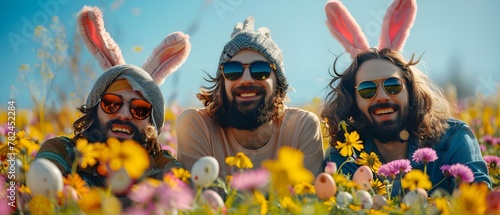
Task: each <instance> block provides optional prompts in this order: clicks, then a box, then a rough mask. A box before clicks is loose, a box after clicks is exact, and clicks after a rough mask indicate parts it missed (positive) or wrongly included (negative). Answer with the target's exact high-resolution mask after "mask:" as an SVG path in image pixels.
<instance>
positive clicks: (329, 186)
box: [314, 172, 337, 200]
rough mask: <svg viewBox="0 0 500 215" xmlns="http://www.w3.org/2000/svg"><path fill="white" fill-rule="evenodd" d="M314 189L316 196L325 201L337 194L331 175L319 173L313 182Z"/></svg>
mask: <svg viewBox="0 0 500 215" xmlns="http://www.w3.org/2000/svg"><path fill="white" fill-rule="evenodd" d="M314 188H315V189H316V196H318V198H320V199H322V200H325V199H329V198H330V197H332V196H334V195H335V193H336V192H337V184H336V183H335V180H333V177H332V175H330V174H328V173H326V172H323V173H320V174H319V175H318V176H317V177H316V179H315V180H314Z"/></svg>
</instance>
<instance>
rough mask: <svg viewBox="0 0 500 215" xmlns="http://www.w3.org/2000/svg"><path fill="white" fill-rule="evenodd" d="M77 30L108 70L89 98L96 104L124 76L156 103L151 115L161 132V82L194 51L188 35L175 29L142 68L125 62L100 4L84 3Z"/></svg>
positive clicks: (101, 64)
mask: <svg viewBox="0 0 500 215" xmlns="http://www.w3.org/2000/svg"><path fill="white" fill-rule="evenodd" d="M77 22H78V32H79V33H80V35H81V36H82V39H83V42H84V43H85V45H86V47H87V49H88V50H89V51H90V53H91V54H92V55H93V56H94V57H95V58H96V59H97V60H98V61H99V65H100V66H101V68H103V69H104V70H105V72H104V73H103V74H102V75H101V76H100V77H99V78H98V79H97V81H96V83H95V84H94V86H93V88H92V90H91V91H90V93H89V96H88V98H87V104H86V105H87V106H88V107H93V106H94V105H96V104H97V103H98V101H99V100H100V97H101V95H102V94H103V93H104V92H105V91H106V89H107V88H108V87H109V86H110V85H111V84H112V83H113V82H114V81H115V80H117V79H125V80H127V81H128V83H129V84H130V85H131V86H132V88H133V89H134V90H137V91H139V92H140V93H141V95H142V96H143V97H144V98H145V99H146V100H147V101H149V102H150V103H151V104H152V105H153V111H152V112H153V113H155V114H154V115H153V113H151V118H152V121H153V123H154V124H155V126H156V128H157V132H160V131H161V128H162V126H163V115H164V100H163V96H162V93H161V91H160V88H159V86H158V85H161V84H163V82H164V81H165V79H166V78H167V76H169V75H170V74H172V73H173V72H175V71H176V70H177V69H178V68H179V67H180V66H181V65H182V64H183V63H184V61H185V60H186V59H187V57H188V55H189V52H190V50H191V43H190V42H189V36H188V35H186V34H183V33H181V32H174V33H171V34H169V35H167V36H166V37H165V39H163V41H162V42H161V43H160V45H158V46H157V47H156V48H155V49H154V51H153V53H152V55H150V56H149V57H148V58H147V60H146V62H145V63H144V65H143V66H142V68H140V67H137V66H134V65H129V64H125V60H124V59H123V56H122V53H121V50H120V47H119V46H118V45H117V44H116V43H115V41H114V40H113V38H111V36H110V35H109V33H108V32H107V31H106V29H105V28H104V21H103V15H102V12H101V10H99V8H97V7H89V6H84V7H83V8H82V10H81V11H80V12H79V13H78V18H77Z"/></svg>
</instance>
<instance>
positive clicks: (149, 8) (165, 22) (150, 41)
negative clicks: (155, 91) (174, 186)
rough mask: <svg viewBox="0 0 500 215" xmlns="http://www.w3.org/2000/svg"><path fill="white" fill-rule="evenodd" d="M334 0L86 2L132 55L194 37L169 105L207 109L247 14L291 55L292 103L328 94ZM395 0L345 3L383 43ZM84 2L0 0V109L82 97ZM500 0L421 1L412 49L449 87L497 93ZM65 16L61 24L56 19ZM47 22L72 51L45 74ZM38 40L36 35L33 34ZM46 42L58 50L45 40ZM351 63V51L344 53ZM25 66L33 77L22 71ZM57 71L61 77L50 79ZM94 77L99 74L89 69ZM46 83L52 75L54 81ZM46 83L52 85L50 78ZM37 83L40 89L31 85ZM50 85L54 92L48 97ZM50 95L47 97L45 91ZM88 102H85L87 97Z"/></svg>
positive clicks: (169, 85)
mask: <svg viewBox="0 0 500 215" xmlns="http://www.w3.org/2000/svg"><path fill="white" fill-rule="evenodd" d="M325 2H326V1H323V0H314V1H311V0H309V1H279V0H273V1H264V0H206V1H202V0H197V1H147V2H139V1H125V0H121V1H120V0H117V1H86V2H85V4H87V5H93V6H98V7H99V8H100V9H101V10H102V11H103V14H104V22H105V27H106V29H107V31H108V32H109V33H110V34H111V36H112V37H113V38H114V40H115V41H116V42H117V43H118V45H119V46H120V47H121V49H122V52H123V55H124V57H125V60H126V62H127V63H131V64H137V65H142V63H143V62H144V60H145V59H146V57H147V56H148V55H149V54H150V53H151V52H152V50H153V49H154V48H155V46H156V45H158V44H159V42H160V41H161V40H162V39H163V38H164V37H165V36H166V35H167V34H169V33H172V32H174V31H182V32H185V33H188V34H189V35H190V36H191V43H192V51H191V54H190V56H189V58H188V60H187V61H186V63H185V64H184V65H183V66H182V67H181V68H180V69H179V70H178V71H177V72H176V73H175V74H173V75H172V76H170V77H169V78H167V81H166V82H165V84H163V85H162V86H161V89H162V91H163V93H164V97H165V98H166V100H167V102H169V103H176V104H179V105H181V106H182V107H201V103H200V102H198V101H197V100H196V98H195V94H196V92H198V90H199V87H200V86H202V85H206V82H205V81H204V80H203V78H204V77H206V75H205V72H206V73H209V74H215V70H216V68H217V64H218V59H219V56H220V52H221V50H222V47H223V46H224V44H225V43H226V42H227V41H228V40H229V35H230V33H231V32H232V29H233V26H234V25H235V24H236V23H237V22H242V21H243V20H244V19H245V18H246V17H247V16H249V15H253V16H254V17H255V27H256V28H258V27H262V26H266V27H268V28H270V30H271V34H272V37H273V39H274V40H275V42H276V43H277V44H278V45H279V46H280V47H281V49H282V50H283V52H284V56H285V71H286V76H287V78H288V81H289V82H290V86H291V87H292V90H291V91H290V92H289V97H290V98H291V102H290V103H289V104H288V105H290V106H301V105H304V104H307V103H309V102H311V100H312V99H313V98H324V96H325V94H326V92H327V91H326V90H325V87H326V86H327V84H328V81H329V80H330V76H329V74H328V72H329V70H330V69H331V65H332V62H333V60H334V58H335V56H336V55H339V54H342V53H344V50H343V48H342V47H341V46H340V45H339V43H338V42H337V41H336V40H335V39H334V38H333V37H332V36H331V35H330V33H329V32H328V30H327V28H326V26H325V20H326V16H325V13H324V9H323V5H324V4H325ZM391 2H392V1H391V0H379V1H369V0H356V1H343V3H344V4H345V5H346V7H347V8H348V9H349V10H350V11H351V13H352V15H353V16H354V17H355V18H356V20H357V21H358V23H359V24H360V26H361V27H362V29H363V31H364V32H365V34H366V36H367V37H368V40H369V42H370V45H371V46H376V45H377V44H378V38H379V35H380V34H379V31H380V24H381V20H382V17H383V15H384V14H385V11H386V9H387V7H388V6H389V4H390V3H391ZM83 5H84V3H82V2H81V1H70V0H40V1H16V2H12V1H10V2H5V1H2V2H1V3H0V8H2V9H1V10H2V12H1V13H0V16H1V19H0V20H2V28H1V30H0V35H2V40H0V43H1V44H0V47H2V48H1V49H0V55H1V59H2V66H3V72H2V74H3V77H2V78H1V79H0V86H1V88H2V94H1V95H0V97H1V101H4V102H2V103H0V107H6V102H7V100H8V99H9V98H10V99H15V100H16V101H17V105H18V107H20V108H31V107H33V106H34V102H33V99H32V96H33V95H35V97H36V98H45V99H46V100H47V105H48V106H51V105H54V106H57V105H59V104H60V103H62V102H65V101H70V100H71V101H73V103H74V105H75V106H77V105H80V104H81V103H83V101H85V99H86V96H87V93H88V91H89V89H90V87H91V86H92V85H93V81H94V80H95V78H96V77H97V76H98V75H100V74H101V73H102V70H101V69H100V68H99V66H98V65H97V63H96V60H94V59H93V57H92V56H90V55H89V53H88V51H87V50H86V49H85V48H84V47H82V43H81V38H80V37H79V35H77V34H76V27H75V23H76V21H75V17H76V14H77V12H78V11H79V10H80V9H81V8H82V7H83ZM499 12H500V1H496V0H484V1H474V2H471V1H464V0H458V1H457V0H443V1H419V2H418V14H417V18H416V22H415V25H414V27H413V28H412V30H411V35H410V37H409V38H408V40H407V43H406V46H405V49H404V53H405V56H406V57H411V54H416V55H417V56H420V55H422V54H423V57H422V63H421V64H420V65H419V66H420V68H421V69H423V71H424V72H426V73H427V74H428V75H429V76H430V77H431V78H432V79H433V80H434V81H436V82H437V83H439V84H440V85H441V86H443V87H444V88H446V89H448V87H446V86H447V85H446V84H454V86H456V90H457V93H458V97H459V98H464V97H467V96H469V97H470V96H476V95H477V94H478V93H481V94H482V95H492V94H494V93H495V92H496V85H497V82H499V80H500V77H499V75H498V74H499V70H500V69H499V67H498V66H497V64H496V62H498V58H499V54H498V50H499V48H500V41H499V40H498V35H499V33H500V28H498V22H499V20H500V13H499ZM54 16H57V17H58V19H59V22H60V23H59V24H58V26H57V27H54V26H53V27H54V28H53V29H52V30H51V25H54V23H53V21H52V17H54ZM37 26H43V27H44V28H45V29H46V30H48V32H46V33H47V34H48V37H52V38H54V37H56V33H55V31H56V30H55V29H57V31H59V33H58V34H60V35H62V34H64V37H63V38H62V40H61V41H60V42H61V43H62V44H64V45H66V46H67V49H66V50H65V51H63V52H61V53H59V55H60V56H59V57H60V59H61V62H60V64H57V65H56V64H51V65H49V66H51V67H50V69H51V70H50V72H51V73H52V75H53V76H50V74H47V72H46V73H44V74H40V72H41V71H40V69H39V68H38V67H37V65H40V64H41V62H42V61H41V59H40V54H39V53H40V52H39V50H40V49H43V47H42V45H43V43H42V42H40V39H38V40H35V39H36V38H35V35H34V32H35V29H36V27H37ZM34 38H35V39H34ZM45 45H46V46H45V49H50V48H54V46H52V47H51V46H50V45H48V44H45ZM341 59H342V61H341V64H340V65H339V67H338V68H339V69H343V68H345V66H346V65H347V63H348V60H349V59H348V55H343V56H342V57H341ZM21 74H24V75H21ZM44 75H45V76H46V77H47V75H49V76H48V77H49V78H51V77H53V81H52V80H45V81H46V82H45V85H44V79H43V78H42V77H43V76H44ZM88 75H90V76H88ZM47 81H50V83H49V82H47ZM46 85H47V86H46ZM29 89H31V93H30V90H29ZM45 92H46V95H44V94H45ZM43 96H45V97H43ZM78 103H80V104H78Z"/></svg>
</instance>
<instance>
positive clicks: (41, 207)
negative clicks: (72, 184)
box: [28, 195, 55, 215]
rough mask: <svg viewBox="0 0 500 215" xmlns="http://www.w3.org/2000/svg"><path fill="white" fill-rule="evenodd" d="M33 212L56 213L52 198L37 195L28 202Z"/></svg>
mask: <svg viewBox="0 0 500 215" xmlns="http://www.w3.org/2000/svg"><path fill="white" fill-rule="evenodd" d="M28 207H29V209H30V212H31V214H41V215H44V214H54V209H55V206H54V204H52V202H50V200H49V199H48V198H47V197H45V196H42V195H35V197H33V198H32V199H31V201H30V202H29V203H28Z"/></svg>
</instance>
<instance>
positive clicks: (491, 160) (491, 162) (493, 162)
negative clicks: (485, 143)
mask: <svg viewBox="0 0 500 215" xmlns="http://www.w3.org/2000/svg"><path fill="white" fill-rule="evenodd" d="M483 159H484V161H486V163H487V164H488V166H490V167H496V166H500V157H497V156H493V155H485V156H484V157H483Z"/></svg>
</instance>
